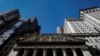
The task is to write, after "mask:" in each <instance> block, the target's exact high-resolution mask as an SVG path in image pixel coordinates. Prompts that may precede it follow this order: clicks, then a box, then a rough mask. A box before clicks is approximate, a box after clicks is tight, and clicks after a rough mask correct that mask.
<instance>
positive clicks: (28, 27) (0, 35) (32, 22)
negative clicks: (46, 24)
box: [0, 9, 41, 56]
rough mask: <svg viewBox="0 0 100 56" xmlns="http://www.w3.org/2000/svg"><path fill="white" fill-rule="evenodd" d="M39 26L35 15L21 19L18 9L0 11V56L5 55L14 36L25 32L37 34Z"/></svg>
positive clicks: (11, 45)
mask: <svg viewBox="0 0 100 56" xmlns="http://www.w3.org/2000/svg"><path fill="white" fill-rule="evenodd" d="M40 28H41V27H40V26H39V25H38V21H37V18H36V17H31V18H29V19H28V20H26V21H24V20H22V19H21V17H20V14H19V10H18V9H15V10H10V11H7V12H3V13H0V56H7V55H8V53H9V52H10V50H11V49H12V48H13V45H14V44H15V39H16V38H14V36H16V35H23V34H24V33H26V32H27V33H33V34H39V32H40Z"/></svg>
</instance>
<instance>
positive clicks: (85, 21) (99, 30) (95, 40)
mask: <svg viewBox="0 0 100 56" xmlns="http://www.w3.org/2000/svg"><path fill="white" fill-rule="evenodd" d="M79 12H80V19H74V18H67V19H65V20H64V34H76V35H78V34H79V35H85V36H84V37H79V36H77V38H82V39H86V40H87V41H86V44H87V45H88V46H92V47H93V48H97V49H99V50H100V8H97V7H92V8H86V9H81V10H80V11H79ZM86 35H89V36H86Z"/></svg>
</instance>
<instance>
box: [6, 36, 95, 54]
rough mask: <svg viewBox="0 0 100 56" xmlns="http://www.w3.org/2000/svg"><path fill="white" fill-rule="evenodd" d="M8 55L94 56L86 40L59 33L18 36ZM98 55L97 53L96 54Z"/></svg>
mask: <svg viewBox="0 0 100 56" xmlns="http://www.w3.org/2000/svg"><path fill="white" fill-rule="evenodd" d="M16 38H18V39H17V42H16V44H15V45H14V48H13V49H12V51H11V52H10V53H9V55H8V56H12V55H13V56H92V55H93V54H92V53H91V52H90V50H89V48H88V46H86V45H85V40H83V39H79V38H75V37H69V36H67V35H59V34H41V35H33V34H31V35H28V36H27V37H26V36H23V37H22V36H17V37H16ZM95 55H96V54H95Z"/></svg>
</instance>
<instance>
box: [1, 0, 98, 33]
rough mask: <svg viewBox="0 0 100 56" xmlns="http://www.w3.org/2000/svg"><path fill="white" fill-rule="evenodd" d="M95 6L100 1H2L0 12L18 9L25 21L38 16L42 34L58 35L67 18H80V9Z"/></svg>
mask: <svg viewBox="0 0 100 56" xmlns="http://www.w3.org/2000/svg"><path fill="white" fill-rule="evenodd" d="M94 6H98V7H100V0H0V12H1V11H6V10H10V9H16V8H18V9H19V11H20V14H21V17H22V18H23V19H27V18H29V17H32V16H36V17H37V18H38V21H39V24H40V25H41V33H56V27H57V26H59V25H62V26H63V24H64V19H65V18H67V17H74V18H79V9H83V8H88V7H94Z"/></svg>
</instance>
